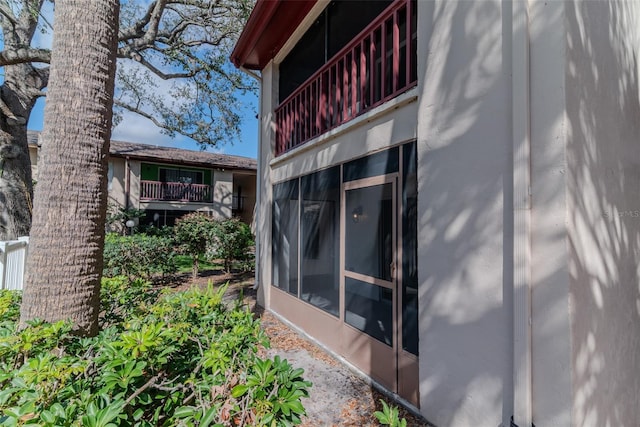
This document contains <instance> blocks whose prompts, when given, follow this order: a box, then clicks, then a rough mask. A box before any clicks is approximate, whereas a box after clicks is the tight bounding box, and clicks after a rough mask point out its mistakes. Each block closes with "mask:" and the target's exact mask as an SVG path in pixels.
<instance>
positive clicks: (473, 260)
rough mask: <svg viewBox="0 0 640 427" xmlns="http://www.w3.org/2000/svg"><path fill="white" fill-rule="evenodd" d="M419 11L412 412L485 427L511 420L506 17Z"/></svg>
mask: <svg viewBox="0 0 640 427" xmlns="http://www.w3.org/2000/svg"><path fill="white" fill-rule="evenodd" d="M507 6H508V5H507ZM420 7H421V8H422V10H421V11H420V10H419V16H420V20H421V22H424V20H427V21H428V22H431V23H432V26H431V27H430V28H429V27H426V26H423V27H421V29H424V30H425V31H426V32H427V34H422V35H421V36H420V38H419V41H418V43H419V46H420V43H421V42H422V43H425V44H427V46H424V45H423V46H422V47H419V49H420V51H428V52H429V55H428V56H426V57H425V58H422V59H421V60H422V61H423V63H422V64H419V66H418V69H419V70H421V72H422V73H423V74H421V75H420V77H419V85H420V86H419V92H420V93H421V94H422V96H423V98H422V99H421V101H420V107H419V112H418V114H419V115H420V116H419V118H420V123H419V127H420V129H419V133H418V135H419V139H418V161H419V164H420V165H421V168H420V169H419V172H418V174H419V175H418V181H419V183H420V184H419V188H418V191H419V202H418V203H419V204H418V211H419V215H420V216H419V219H418V230H420V232H419V233H420V234H419V239H418V241H419V245H420V248H419V254H420V269H419V273H418V274H419V277H420V301H421V304H422V305H421V307H420V337H421V342H420V359H421V373H420V377H421V381H422V384H421V403H422V412H423V413H425V414H426V416H427V418H428V419H429V420H430V421H432V422H434V423H435V424H436V425H439V426H450V425H493V426H497V425H499V424H500V423H501V420H502V419H508V417H510V416H511V414H512V408H511V402H510V397H509V396H511V394H512V371H513V365H512V361H511V357H510V355H511V353H512V349H511V336H512V334H513V332H512V324H513V321H512V314H511V305H510V302H511V301H512V299H513V290H512V289H513V287H512V282H511V276H512V273H511V270H510V268H511V267H510V265H509V264H510V263H512V260H511V252H512V251H511V248H512V245H511V242H510V238H511V235H512V230H513V225H512V219H511V217H510V215H508V213H509V207H510V206H511V205H512V199H511V186H512V184H511V182H512V177H511V166H510V162H511V151H510V148H511V146H510V141H511V135H510V124H509V118H510V110H509V106H510V67H511V60H510V45H509V43H505V40H504V39H503V37H509V38H510V31H511V28H510V19H509V22H508V25H509V27H508V28H504V26H505V25H507V23H503V21H505V20H506V18H504V17H503V14H504V15H505V16H506V15H508V17H509V18H510V15H511V12H510V8H507V10H506V11H505V10H502V9H503V8H505V5H504V4H500V3H499V2H464V1H461V2H440V3H437V4H436V3H433V2H429V3H427V2H421V3H420ZM509 7H510V6H509ZM424 61H426V64H425V63H424ZM503 269H505V270H503Z"/></svg>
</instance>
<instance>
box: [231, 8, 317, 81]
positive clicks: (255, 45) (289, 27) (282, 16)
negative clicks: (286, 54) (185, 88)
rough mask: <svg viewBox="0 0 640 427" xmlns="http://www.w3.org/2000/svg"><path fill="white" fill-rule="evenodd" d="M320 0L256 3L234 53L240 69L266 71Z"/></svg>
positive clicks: (235, 61)
mask: <svg viewBox="0 0 640 427" xmlns="http://www.w3.org/2000/svg"><path fill="white" fill-rule="evenodd" d="M317 1H318V0H296V1H287V0H257V2H256V5H255V7H254V9H253V11H252V12H251V15H250V16H249V20H248V21H247V23H246V25H245V27H244V30H243V31H242V33H241V34H240V37H239V38H238V41H237V43H236V46H235V47H234V49H233V52H232V53H231V62H233V64H234V65H235V66H236V67H238V68H246V69H249V70H259V71H260V70H263V69H264V67H265V66H266V65H267V64H268V63H269V61H270V60H271V59H272V58H273V55H275V54H276V53H277V52H278V51H279V50H280V49H281V48H282V46H283V45H284V43H285V42H286V41H287V40H288V39H289V37H291V35H292V34H293V32H294V31H295V29H296V28H297V27H298V25H300V23H301V22H302V20H303V19H304V17H305V16H306V15H307V14H308V13H309V11H310V10H311V9H312V8H313V6H314V5H315V4H316V2H317Z"/></svg>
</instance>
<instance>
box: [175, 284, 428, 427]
mask: <svg viewBox="0 0 640 427" xmlns="http://www.w3.org/2000/svg"><path fill="white" fill-rule="evenodd" d="M209 283H211V284H213V285H214V286H219V285H223V284H225V283H229V289H228V290H227V294H226V295H227V298H228V299H235V298H238V296H239V295H240V294H242V297H243V299H244V302H245V303H246V304H247V305H248V306H249V307H250V308H251V309H252V310H253V311H254V313H255V314H256V316H258V317H259V318H260V320H261V324H262V328H263V330H264V331H265V333H266V334H267V336H268V337H269V339H270V341H271V347H272V348H277V349H280V350H282V351H297V350H306V351H307V352H308V353H309V354H310V355H311V356H312V357H313V358H315V359H317V360H319V361H321V362H323V363H326V364H327V365H329V366H332V367H336V369H348V368H346V367H344V366H343V365H342V364H341V363H340V362H339V361H338V360H336V359H335V358H333V357H332V356H331V355H330V354H328V353H327V352H325V351H324V350H323V349H322V348H320V347H318V346H317V345H315V344H314V343H312V342H311V341H309V340H307V339H306V338H305V337H304V336H302V335H300V334H299V333H298V332H296V331H295V330H293V329H291V328H290V327H289V326H287V325H286V324H284V323H282V322H281V321H280V320H279V319H278V318H277V317H276V316H274V315H272V314H271V313H269V312H265V311H263V310H262V309H261V308H260V307H258V306H257V305H256V291H255V290H254V289H253V284H254V273H253V272H245V273H230V274H227V273H223V272H221V271H208V272H205V273H204V274H201V275H199V276H198V277H197V278H192V277H191V274H190V273H187V274H183V275H177V276H175V277H174V279H173V280H171V281H170V282H169V283H168V286H170V287H171V288H173V289H175V290H185V289H189V288H191V287H193V286H197V287H206V286H208V284H209ZM353 382H354V383H355V385H354V388H353V390H354V391H353V395H352V396H350V397H349V398H348V399H347V401H346V403H345V404H344V405H343V406H342V408H340V415H339V419H340V422H339V423H338V424H331V427H339V426H341V427H378V426H379V425H380V424H379V423H378V422H377V420H376V418H375V417H374V415H373V413H374V412H375V411H381V410H382V405H381V404H380V400H381V399H382V400H385V401H387V402H389V401H390V400H389V398H387V397H386V396H384V395H383V394H382V393H380V392H379V391H378V390H376V389H375V388H374V387H372V386H370V385H368V384H367V383H366V382H364V381H363V380H361V379H359V378H357V377H355V376H353ZM335 409H336V408H333V410H334V411H335ZM399 410H400V416H401V418H405V419H406V420H407V425H408V426H412V427H430V426H431V425H430V424H429V423H427V422H426V421H425V420H424V419H422V418H420V417H418V416H416V415H414V414H413V413H411V412H410V411H408V410H407V409H405V408H404V407H402V406H400V407H399ZM301 426H302V427H329V426H328V425H326V426H325V425H323V424H322V423H321V422H319V421H318V420H316V419H313V418H312V417H305V418H304V419H303V423H302V425H301Z"/></svg>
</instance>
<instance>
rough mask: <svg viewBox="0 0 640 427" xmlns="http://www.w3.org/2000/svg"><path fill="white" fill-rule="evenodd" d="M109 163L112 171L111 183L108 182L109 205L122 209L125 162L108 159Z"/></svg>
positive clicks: (119, 159)
mask: <svg viewBox="0 0 640 427" xmlns="http://www.w3.org/2000/svg"><path fill="white" fill-rule="evenodd" d="M109 163H110V164H111V168H112V171H113V176H112V177H111V181H110V182H108V183H107V184H108V190H109V203H110V204H113V205H117V206H120V207H124V205H125V185H126V175H125V160H124V159H122V158H119V157H111V158H109Z"/></svg>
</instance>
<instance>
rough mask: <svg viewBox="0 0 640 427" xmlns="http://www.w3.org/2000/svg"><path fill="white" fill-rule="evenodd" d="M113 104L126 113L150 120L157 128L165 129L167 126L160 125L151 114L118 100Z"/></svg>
mask: <svg viewBox="0 0 640 427" xmlns="http://www.w3.org/2000/svg"><path fill="white" fill-rule="evenodd" d="M113 104H114V105H117V106H118V107H121V108H124V109H125V110H127V111H131V112H132V113H136V114H139V115H141V116H142V117H144V118H145V119H148V120H151V121H152V122H153V124H154V125H156V126H158V127H159V128H162V129H167V126H166V125H165V124H164V123H162V122H161V121H160V120H158V119H156V118H155V117H153V116H152V115H151V114H149V113H146V112H144V111H142V110H141V109H139V108H136V107H133V106H131V105H129V104H127V103H125V102H122V101H120V100H119V99H114V100H113Z"/></svg>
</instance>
